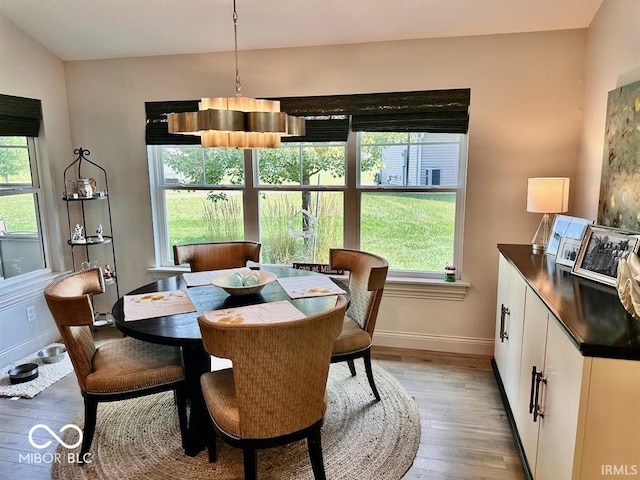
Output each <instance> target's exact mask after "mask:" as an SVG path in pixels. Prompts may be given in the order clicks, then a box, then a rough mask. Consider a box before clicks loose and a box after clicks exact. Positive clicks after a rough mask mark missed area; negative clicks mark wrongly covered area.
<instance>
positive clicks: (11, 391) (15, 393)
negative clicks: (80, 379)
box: [0, 343, 73, 398]
mask: <svg viewBox="0 0 640 480" xmlns="http://www.w3.org/2000/svg"><path fill="white" fill-rule="evenodd" d="M55 345H62V344H61V343H52V344H51V345H48V346H49V347H52V346H55ZM23 363H35V364H36V365H38V377H37V378H34V379H33V380H29V381H28V382H23V383H16V384H12V383H11V381H10V379H9V373H8V372H9V370H10V369H12V368H13V367H15V366H18V365H22V364H23ZM72 371H73V366H72V365H71V360H69V355H67V354H65V356H64V359H62V360H61V361H59V362H57V363H44V362H43V361H42V360H41V359H40V358H38V352H35V353H32V354H31V355H27V356H26V357H24V358H21V359H20V360H18V361H17V362H13V363H10V364H9V365H5V366H4V367H2V370H1V371H0V397H22V398H33V397H35V396H36V395H37V394H39V393H40V392H42V391H43V390H44V389H45V388H47V387H48V386H50V385H52V384H54V383H55V382H57V381H58V380H60V379H61V378H62V377H64V376H65V375H68V374H69V373H71V372H72Z"/></svg>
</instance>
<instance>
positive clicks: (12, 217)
mask: <svg viewBox="0 0 640 480" xmlns="http://www.w3.org/2000/svg"><path fill="white" fill-rule="evenodd" d="M321 195H322V197H320V203H319V209H318V213H319V215H318V216H319V219H318V223H317V225H316V230H317V231H318V239H317V249H318V254H317V257H316V258H315V261H318V262H327V261H328V251H329V248H330V247H334V246H338V247H340V246H342V230H343V214H342V208H341V206H342V194H340V193H322V194H321ZM32 198H33V197H32V196H31V194H25V195H16V196H10V197H3V198H0V217H4V218H5V219H6V223H7V226H8V228H9V231H32V232H35V231H37V228H36V218H35V209H34V205H33V200H32ZM228 199H229V200H228V201H226V202H225V201H219V202H217V203H215V204H214V203H213V202H211V201H209V200H207V194H206V193H203V192H194V193H191V192H170V193H168V194H167V212H168V215H169V237H170V240H169V241H170V243H171V244H174V243H191V242H204V241H216V240H241V239H243V237H244V229H243V224H242V219H243V212H242V203H241V197H240V195H239V194H233V193H232V194H229V196H228ZM316 199H317V197H316V195H315V194H313V195H312V196H311V200H312V205H311V206H312V208H311V210H312V213H315V212H316V209H315V206H316ZM455 206H456V204H455V195H454V194H450V193H447V194H433V193H427V194H420V193H410V194H409V193H394V194H390V193H365V194H363V196H362V225H361V248H362V250H366V251H370V252H374V253H377V254H379V255H382V256H383V257H385V258H387V259H388V260H389V263H390V265H391V268H393V269H397V270H426V271H443V270H444V265H445V264H446V263H450V262H452V261H453V242H454V218H455ZM260 209H261V213H262V220H261V225H260V229H261V231H262V237H263V238H262V243H263V260H264V261H265V262H269V263H277V262H282V263H290V262H291V261H294V260H295V261H311V260H312V258H311V254H310V253H307V250H309V249H310V245H311V243H310V242H308V241H307V242H305V241H304V240H303V239H302V238H292V237H291V236H290V235H289V232H290V231H296V230H297V231H300V230H301V229H300V228H298V227H299V225H300V223H301V220H300V218H299V213H300V194H299V193H272V192H269V193H268V194H267V195H265V196H264V197H263V198H262V199H261V205H260ZM296 215H298V216H296ZM230 219H231V220H230Z"/></svg>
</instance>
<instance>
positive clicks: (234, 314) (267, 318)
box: [204, 300, 306, 324]
mask: <svg viewBox="0 0 640 480" xmlns="http://www.w3.org/2000/svg"><path fill="white" fill-rule="evenodd" d="M204 316H205V317H207V319H209V320H211V321H213V322H218V323H230V324H240V323H244V324H247V323H275V322H287V321H291V320H300V319H301V318H305V317H306V315H305V314H304V313H302V312H301V311H300V310H298V309H297V308H296V307H294V306H293V305H291V304H290V303H289V302H287V301H286V300H282V301H280V302H270V303H261V304H259V305H248V306H246V307H236V308H223V309H221V310H210V311H206V312H204Z"/></svg>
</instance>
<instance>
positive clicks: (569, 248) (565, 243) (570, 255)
mask: <svg viewBox="0 0 640 480" xmlns="http://www.w3.org/2000/svg"><path fill="white" fill-rule="evenodd" d="M581 243H582V237H580V238H579V239H577V238H569V237H562V239H561V240H560V245H559V246H558V253H557V255H556V265H564V266H566V267H573V264H574V263H576V258H578V253H579V252H580V245H581Z"/></svg>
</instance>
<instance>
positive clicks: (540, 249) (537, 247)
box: [531, 243, 547, 255]
mask: <svg viewBox="0 0 640 480" xmlns="http://www.w3.org/2000/svg"><path fill="white" fill-rule="evenodd" d="M531 250H532V252H533V253H535V254H537V255H541V254H543V253H545V252H546V251H547V246H546V245H542V244H541V243H533V244H531Z"/></svg>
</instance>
